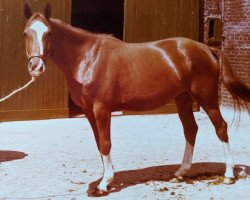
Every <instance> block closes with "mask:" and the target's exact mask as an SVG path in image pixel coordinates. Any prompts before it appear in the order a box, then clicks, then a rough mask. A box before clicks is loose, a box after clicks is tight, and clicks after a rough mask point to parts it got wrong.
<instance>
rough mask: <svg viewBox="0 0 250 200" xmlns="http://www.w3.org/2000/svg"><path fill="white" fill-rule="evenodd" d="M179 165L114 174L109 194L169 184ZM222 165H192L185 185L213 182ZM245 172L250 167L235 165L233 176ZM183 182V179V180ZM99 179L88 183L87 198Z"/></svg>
mask: <svg viewBox="0 0 250 200" xmlns="http://www.w3.org/2000/svg"><path fill="white" fill-rule="evenodd" d="M179 167H180V165H163V166H154V167H147V168H143V169H136V170H128V171H120V172H115V179H114V181H113V182H112V185H111V188H112V189H111V190H110V191H109V193H115V192H119V191H121V190H123V189H124V188H127V187H131V186H134V185H137V184H147V182H150V181H163V182H169V181H170V180H171V179H172V178H173V173H174V172H176V171H177V170H178V169H179ZM225 169H226V168H225V164H224V163H213V162H209V163H208V162H207V163H205V162H204V163H193V165H192V169H191V171H190V172H189V173H188V176H187V177H186V180H188V181H186V183H192V182H193V181H201V180H213V179H215V177H222V176H223V175H224V173H225ZM243 170H244V171H245V173H246V174H247V175H250V166H245V165H236V166H235V170H234V173H235V176H236V178H237V177H238V174H239V172H241V171H243ZM184 180H185V179H184ZM100 181H101V178H100V179H98V180H96V181H94V182H92V183H90V184H89V188H88V191H87V193H88V196H92V197H93V196H95V188H96V187H97V185H98V184H99V183H100Z"/></svg>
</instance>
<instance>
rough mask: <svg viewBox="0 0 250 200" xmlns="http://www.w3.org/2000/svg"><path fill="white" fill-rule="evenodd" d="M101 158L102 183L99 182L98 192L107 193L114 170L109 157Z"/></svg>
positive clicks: (103, 156)
mask: <svg viewBox="0 0 250 200" xmlns="http://www.w3.org/2000/svg"><path fill="white" fill-rule="evenodd" d="M101 156H102V162H103V170H104V174H103V178H102V181H101V182H100V184H99V186H98V188H99V189H100V190H104V191H107V186H108V185H109V184H110V183H111V182H112V180H113V177H114V169H113V165H112V162H111V158H110V155H107V156H105V155H101Z"/></svg>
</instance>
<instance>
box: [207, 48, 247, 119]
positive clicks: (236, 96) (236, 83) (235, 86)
mask: <svg viewBox="0 0 250 200" xmlns="http://www.w3.org/2000/svg"><path fill="white" fill-rule="evenodd" d="M210 50H211V51H212V53H213V55H214V56H215V57H217V58H218V59H219V61H220V68H221V69H220V70H221V78H222V83H223V84H224V86H225V87H226V89H227V90H228V91H229V93H230V94H231V96H232V98H233V102H234V109H235V110H238V111H241V109H242V108H243V109H245V110H247V112H248V113H249V114H250V107H249V103H250V87H248V86H247V85H246V83H244V82H243V81H242V80H241V79H240V78H238V77H237V76H236V75H235V73H234V71H233V69H232V67H231V65H230V62H229V59H228V57H227V55H226V54H225V53H223V52H222V51H220V50H218V49H215V48H210Z"/></svg>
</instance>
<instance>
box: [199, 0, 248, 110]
mask: <svg viewBox="0 0 250 200" xmlns="http://www.w3.org/2000/svg"><path fill="white" fill-rule="evenodd" d="M201 5H203V6H204V7H203V10H204V24H205V22H206V20H207V17H209V16H213V17H222V21H223V37H224V41H223V42H222V45H221V48H222V49H223V51H224V52H226V53H227V55H228V56H229V59H230V63H231V65H232V67H233V69H234V70H235V71H236V73H237V75H238V76H240V78H241V79H242V80H244V81H245V82H246V83H247V84H248V85H249V86H250V1H249V0H202V4H201ZM204 32H206V26H205V28H204ZM204 35H205V34H204ZM204 41H206V38H205V36H204ZM221 102H222V104H223V105H226V106H232V105H233V104H232V100H231V96H230V95H229V93H228V92H227V90H226V89H225V88H224V87H223V86H222V88H221Z"/></svg>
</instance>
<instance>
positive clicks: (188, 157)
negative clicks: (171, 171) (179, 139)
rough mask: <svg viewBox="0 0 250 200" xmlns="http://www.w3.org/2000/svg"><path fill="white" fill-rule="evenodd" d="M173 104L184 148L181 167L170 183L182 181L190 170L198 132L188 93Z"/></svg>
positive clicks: (191, 101) (191, 100)
mask: <svg viewBox="0 0 250 200" xmlns="http://www.w3.org/2000/svg"><path fill="white" fill-rule="evenodd" d="M175 103H176V105H177V109H178V114H179V118H180V120H181V122H182V125H183V129H184V135H185V139H186V147H185V153H184V157H183V161H182V164H181V167H180V168H179V170H178V171H177V172H175V177H176V178H174V179H172V180H171V181H172V182H177V181H181V180H183V175H185V174H186V173H187V172H188V171H189V169H190V168H191V165H192V158H193V151H194V144H195V138H196V134H197V131H198V126H197V124H196V122H195V118H194V114H193V99H192V97H191V96H190V95H189V94H188V93H183V94H181V95H179V96H178V97H177V98H176V99H175Z"/></svg>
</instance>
